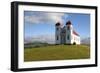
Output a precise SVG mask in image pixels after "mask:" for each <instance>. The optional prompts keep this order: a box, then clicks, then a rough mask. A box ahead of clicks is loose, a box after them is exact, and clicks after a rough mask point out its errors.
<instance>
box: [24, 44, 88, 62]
mask: <svg viewBox="0 0 100 73" xmlns="http://www.w3.org/2000/svg"><path fill="white" fill-rule="evenodd" d="M87 58H90V48H89V46H85V45H52V46H42V47H37V48H25V50H24V61H44V60H68V59H87Z"/></svg>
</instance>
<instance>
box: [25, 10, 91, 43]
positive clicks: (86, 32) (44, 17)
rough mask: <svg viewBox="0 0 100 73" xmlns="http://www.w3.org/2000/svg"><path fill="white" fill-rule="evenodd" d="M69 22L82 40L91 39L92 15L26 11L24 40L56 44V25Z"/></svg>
mask: <svg viewBox="0 0 100 73" xmlns="http://www.w3.org/2000/svg"><path fill="white" fill-rule="evenodd" d="M68 20H70V21H71V22H72V25H73V28H74V30H75V31H76V32H77V33H78V34H79V35H80V37H81V38H87V37H90V14H83V13H60V12H39V11H38V12H37V11H24V38H33V39H34V40H40V39H41V40H42V41H43V40H44V41H48V42H54V40H55V24H56V23H57V22H60V23H61V24H62V26H64V25H65V24H66V22H67V21H68Z"/></svg>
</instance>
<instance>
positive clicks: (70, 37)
mask: <svg viewBox="0 0 100 73" xmlns="http://www.w3.org/2000/svg"><path fill="white" fill-rule="evenodd" d="M55 41H56V44H74V45H75V44H80V35H79V34H78V33H77V32H76V31H75V30H74V29H73V25H72V23H71V21H67V22H66V25H65V26H63V27H62V24H61V23H60V22H58V23H56V24H55Z"/></svg>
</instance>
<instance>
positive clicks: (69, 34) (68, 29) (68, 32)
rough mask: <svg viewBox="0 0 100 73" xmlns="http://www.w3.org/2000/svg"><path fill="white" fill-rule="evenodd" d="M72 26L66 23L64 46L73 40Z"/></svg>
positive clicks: (69, 22)
mask: <svg viewBox="0 0 100 73" xmlns="http://www.w3.org/2000/svg"><path fill="white" fill-rule="evenodd" d="M72 34H73V26H72V23H71V21H68V22H66V44H71V43H72V41H71V40H72V39H73V35H72Z"/></svg>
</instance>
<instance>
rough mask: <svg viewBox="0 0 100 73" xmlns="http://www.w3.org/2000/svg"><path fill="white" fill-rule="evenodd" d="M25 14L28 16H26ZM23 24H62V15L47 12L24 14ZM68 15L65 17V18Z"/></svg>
mask: <svg viewBox="0 0 100 73" xmlns="http://www.w3.org/2000/svg"><path fill="white" fill-rule="evenodd" d="M27 13H28V14H29V15H27ZM25 14H26V15H25V22H28V23H33V24H34V23H50V22H53V23H57V22H60V23H63V19H62V17H63V16H64V15H65V14H64V13H48V12H26V13H25ZM67 17H68V15H66V18H67Z"/></svg>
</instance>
